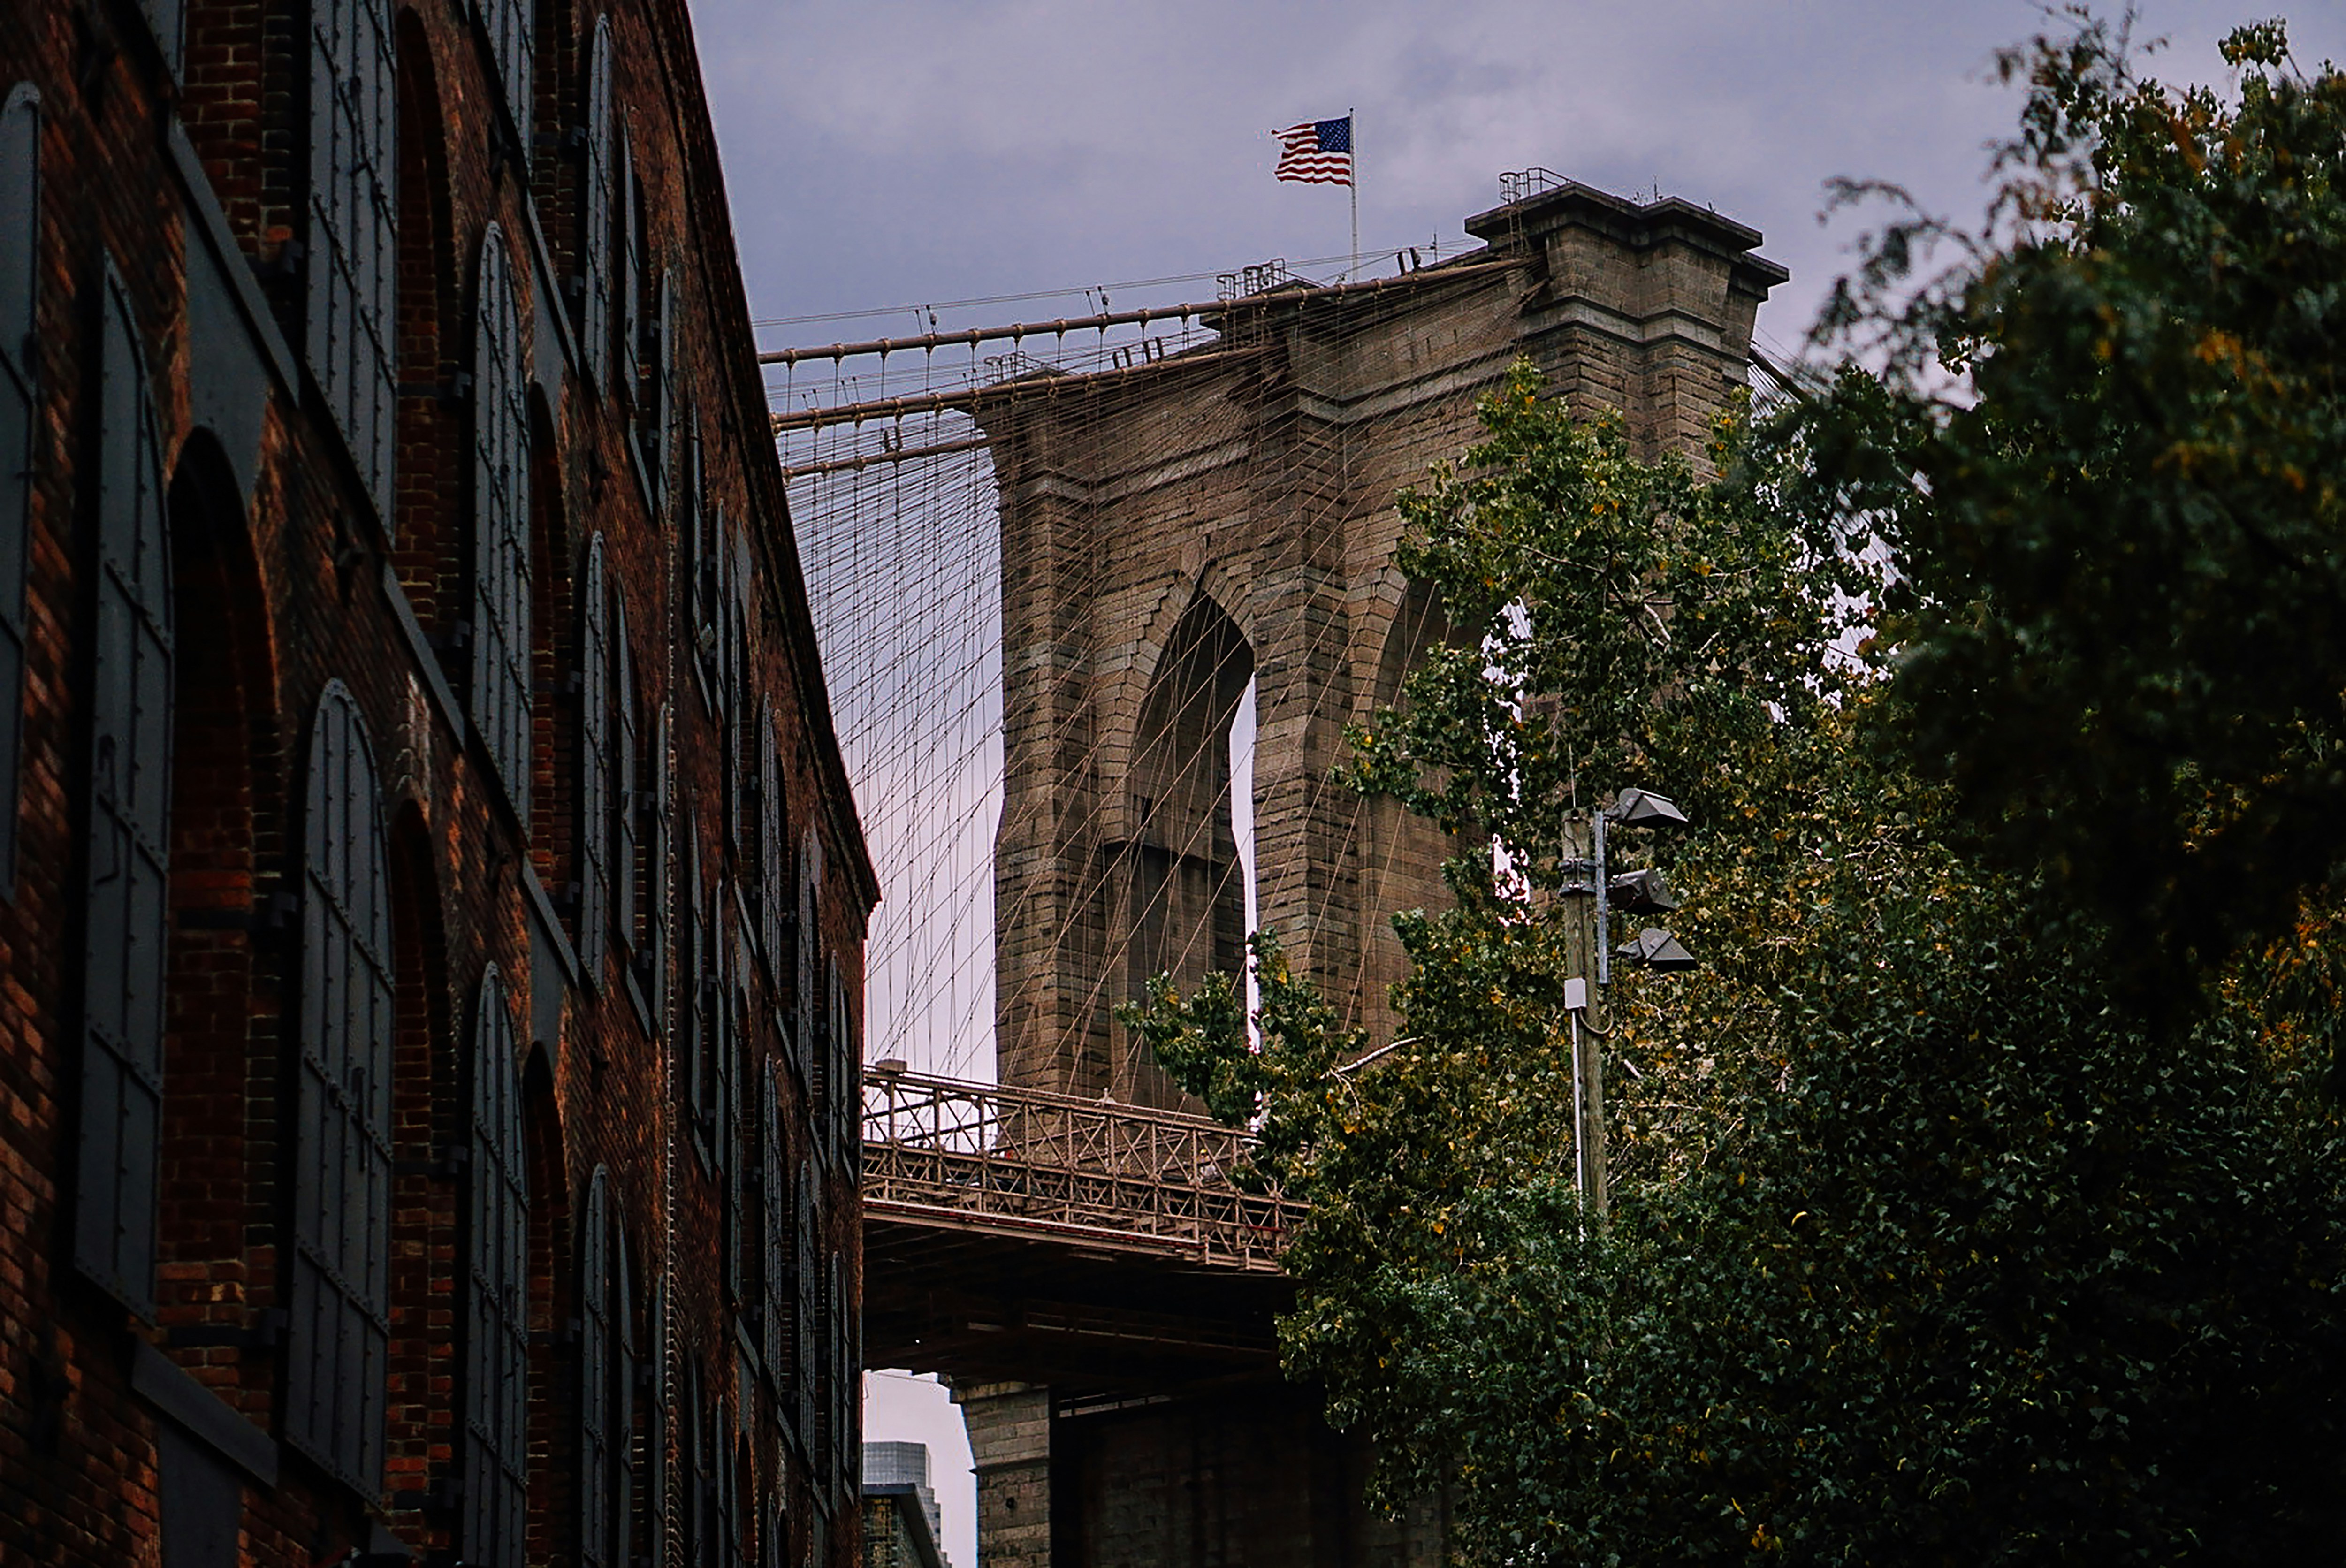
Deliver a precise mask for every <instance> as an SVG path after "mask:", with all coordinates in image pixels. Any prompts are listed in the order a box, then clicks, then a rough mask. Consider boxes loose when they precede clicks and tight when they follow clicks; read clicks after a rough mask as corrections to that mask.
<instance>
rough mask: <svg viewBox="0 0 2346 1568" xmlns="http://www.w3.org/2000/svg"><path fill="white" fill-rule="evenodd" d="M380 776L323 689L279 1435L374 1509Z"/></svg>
mask: <svg viewBox="0 0 2346 1568" xmlns="http://www.w3.org/2000/svg"><path fill="white" fill-rule="evenodd" d="M375 779H376V775H375V765H374V755H373V750H372V747H370V746H369V745H368V742H367V734H366V725H365V721H364V720H363V719H362V718H361V717H360V714H359V708H358V703H357V700H356V699H355V698H353V697H352V695H351V693H350V690H349V688H348V687H344V686H343V685H342V682H340V681H333V682H331V683H329V684H328V686H327V687H326V690H325V693H324V695H323V696H321V697H320V698H319V699H318V713H317V718H316V721H315V723H314V724H313V726H312V729H311V741H310V768H309V781H308V799H307V800H306V802H305V809H304V815H303V818H302V835H301V860H302V897H301V1013H300V1019H301V1023H300V1034H301V1061H300V1064H299V1069H298V1071H299V1089H298V1094H297V1097H296V1103H295V1105H294V1107H293V1126H294V1133H295V1137H296V1139H297V1146H296V1148H295V1151H294V1166H293V1204H292V1207H293V1289H292V1321H291V1354H290V1356H289V1357H288V1371H289V1374H290V1380H289V1381H290V1386H289V1389H288V1397H287V1410H286V1421H285V1427H286V1436H287V1437H288V1438H289V1439H290V1440H291V1441H292V1442H293V1444H294V1446H296V1447H297V1448H300V1449H301V1450H302V1451H304V1452H306V1453H308V1454H309V1455H310V1456H311V1458H313V1459H315V1460H317V1461H319V1462H320V1463H321V1464H323V1465H325V1466H326V1468H327V1469H329V1470H331V1471H333V1472H334V1473H335V1474H337V1475H340V1476H341V1477H342V1479H343V1480H345V1481H349V1482H350V1483H351V1484H352V1486H354V1487H356V1488H358V1489H359V1491H360V1492H361V1493H362V1495H365V1496H369V1497H372V1496H374V1495H375V1494H376V1493H377V1492H379V1491H380V1490H381V1486H382V1419H383V1407H384V1400H385V1388H384V1377H385V1373H386V1365H385V1359H386V1355H387V1351H388V1347H389V1334H390V1316H391V1314H390V1308H391V1175H392V1166H391V1083H392V1039H393V1021H392V1005H393V1003H392V953H391V897H390V877H389V873H388V861H387V859H386V856H385V852H384V849H383V830H382V803H381V796H380V794H379V791H378V789H377V786H376V782H375Z"/></svg>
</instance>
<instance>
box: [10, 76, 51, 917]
mask: <svg viewBox="0 0 2346 1568" xmlns="http://www.w3.org/2000/svg"><path fill="white" fill-rule="evenodd" d="M0 234H12V235H15V237H16V238H15V239H14V240H12V241H11V242H10V243H8V244H6V245H0V887H13V886H14V885H15V879H16V778H17V759H18V757H19V755H20V748H21V746H22V744H23V729H22V726H23V724H24V712H23V710H24V706H25V703H24V689H25V556H26V535H28V533H29V532H30V530H31V528H32V524H33V436H34V432H35V430H36V426H35V424H34V422H33V409H34V404H35V402H36V388H37V385H38V382H37V381H36V377H35V375H34V364H33V351H34V344H35V342H36V341H37V339H36V337H35V335H34V327H35V324H36V321H38V320H39V315H40V277H41V270H40V266H39V261H38V258H39V256H40V254H41V95H40V94H39V93H38V92H37V91H36V90H35V88H34V87H33V85H32V84H31V83H30V82H20V83H18V84H17V85H16V86H15V87H14V88H12V89H10V91H9V93H8V97H7V99H6V102H5V107H0Z"/></svg>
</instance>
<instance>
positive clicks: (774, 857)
mask: <svg viewBox="0 0 2346 1568" xmlns="http://www.w3.org/2000/svg"><path fill="white" fill-rule="evenodd" d="M780 764H781V759H780V754H779V753H778V752H777V751H776V750H775V748H774V715H773V711H772V710H771V709H770V708H767V707H766V706H765V705H764V704H763V703H760V705H759V710H758V774H757V778H758V848H757V859H756V862H755V864H756V871H755V873H754V874H755V875H756V877H757V888H758V914H759V928H758V944H759V946H760V948H762V949H763V950H764V952H765V954H766V966H767V968H768V969H769V970H770V972H772V974H773V975H774V977H775V979H776V980H777V981H779V980H780V978H781V974H782V965H783V964H784V963H786V962H789V959H788V957H787V955H786V954H785V953H784V952H783V948H782V932H783V930H784V928H785V926H786V925H787V924H788V923H789V922H788V920H787V917H786V916H785V915H784V914H783V911H782V905H783V902H784V901H785V900H786V899H787V898H788V897H789V895H788V894H787V893H786V892H785V891H783V876H782V866H783V863H784V862H783V858H782V854H783V852H782V833H783V816H784V813H783V811H782V770H781V765H780Z"/></svg>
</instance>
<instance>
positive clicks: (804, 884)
mask: <svg viewBox="0 0 2346 1568" xmlns="http://www.w3.org/2000/svg"><path fill="white" fill-rule="evenodd" d="M821 894H822V840H821V838H820V837H819V836H818V835H817V834H816V832H815V830H813V829H812V828H809V829H808V830H806V834H805V836H804V837H803V838H801V840H799V932H798V934H799V940H798V950H799V951H798V980H797V983H796V985H795V986H794V987H793V988H792V991H791V995H790V1003H791V1015H792V1017H793V1019H794V1021H795V1022H796V1024H797V1027H796V1029H795V1030H793V1033H795V1034H796V1035H797V1038H796V1039H795V1040H793V1041H792V1042H791V1043H790V1044H791V1048H792V1052H793V1054H795V1055H796V1056H797V1058H798V1064H799V1074H800V1077H801V1081H802V1082H803V1083H804V1084H806V1087H807V1097H808V1101H809V1105H810V1107H811V1113H810V1114H811V1117H812V1119H813V1121H814V1125H815V1126H816V1127H817V1128H818V1130H819V1129H820V1128H821V1125H822V1117H823V1115H824V1114H825V1110H826V1108H827V1106H828V1105H829V1099H830V1096H829V1093H828V1091H829V1087H830V1085H829V1083H828V1077H827V1074H828V1065H829V1064H827V1063H825V1062H824V1061H823V1059H822V1053H821V1050H820V1049H818V1047H817V1042H816V1035H817V1033H818V1032H819V1031H820V1030H821V1025H822V993H821V991H819V990H818V989H816V987H817V985H818V983H819V980H820V976H819V974H818V972H817V969H816V944H817V942H818V941H819V940H820V933H819V932H818V930H817V927H818V925H819V923H820V916H821V911H820V909H819V908H818V904H819V902H820V901H821Z"/></svg>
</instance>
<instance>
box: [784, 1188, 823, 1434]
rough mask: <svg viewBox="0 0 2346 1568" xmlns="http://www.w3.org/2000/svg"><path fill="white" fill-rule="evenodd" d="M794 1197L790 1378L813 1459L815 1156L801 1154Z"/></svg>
mask: <svg viewBox="0 0 2346 1568" xmlns="http://www.w3.org/2000/svg"><path fill="white" fill-rule="evenodd" d="M793 1196H795V1197H796V1198H797V1199H798V1212H797V1216H796V1219H797V1227H796V1229H795V1230H794V1231H793V1232H792V1238H793V1239H792V1246H791V1255H792V1259H793V1267H792V1269H791V1274H792V1276H793V1279H792V1283H793V1284H794V1285H795V1286H796V1287H797V1288H796V1289H795V1290H794V1291H793V1292H792V1297H793V1301H794V1305H793V1308H792V1311H791V1314H790V1378H791V1380H792V1381H793V1382H794V1383H795V1384H796V1385H797V1393H798V1400H797V1410H798V1434H799V1443H800V1446H801V1449H802V1450H804V1451H805V1452H806V1453H807V1455H808V1457H809V1458H812V1457H813V1453H814V1442H815V1426H814V1398H815V1366H816V1356H815V1334H816V1328H817V1325H816V1321H815V1297H816V1293H817V1290H818V1285H817V1282H816V1279H815V1269H814V1247H815V1235H814V1226H815V1212H814V1200H815V1166H814V1156H811V1155H801V1156H799V1179H798V1186H797V1188H796V1190H795V1193H794V1194H793Z"/></svg>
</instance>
